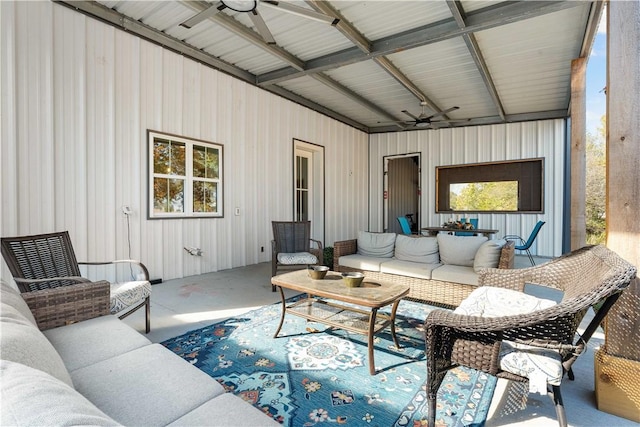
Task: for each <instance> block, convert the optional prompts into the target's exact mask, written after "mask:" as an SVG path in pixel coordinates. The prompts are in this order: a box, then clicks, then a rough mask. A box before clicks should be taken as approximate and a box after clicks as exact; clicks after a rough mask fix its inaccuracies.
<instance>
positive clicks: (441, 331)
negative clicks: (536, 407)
mask: <svg viewBox="0 0 640 427" xmlns="http://www.w3.org/2000/svg"><path fill="white" fill-rule="evenodd" d="M636 271H637V270H636V267H634V266H633V265H631V264H630V263H628V262H627V261H625V260H624V259H622V258H621V257H620V256H618V255H617V254H616V253H614V252H613V251H611V250H609V249H607V248H606V247H604V246H587V247H584V248H581V249H578V250H575V251H573V252H571V253H569V254H566V255H564V256H561V257H559V258H556V259H554V260H552V261H549V262H547V263H544V264H541V265H538V266H534V267H528V268H523V269H508V270H498V269H484V270H482V271H481V272H480V273H479V275H478V285H479V287H478V288H476V289H475V290H474V291H473V292H472V293H471V294H470V295H469V296H468V297H467V298H466V299H465V300H463V301H462V303H461V304H460V306H459V307H458V308H456V310H455V311H450V310H441V309H438V310H434V311H432V312H430V313H429V314H428V315H427V318H426V320H425V337H426V349H427V351H426V354H427V382H426V384H427V404H428V426H430V427H434V426H435V419H436V399H437V392H438V389H439V387H440V384H441V383H442V380H443V379H444V377H445V375H446V373H447V372H448V371H449V370H450V369H452V368H455V367H456V366H465V367H467V368H472V369H476V370H479V371H482V372H485V373H488V374H490V375H492V376H495V377H498V378H504V379H507V380H511V381H519V382H527V383H529V391H530V392H538V393H541V394H545V395H546V394H547V392H551V395H552V396H553V401H554V404H555V408H556V415H557V419H558V424H559V425H560V426H561V427H565V426H566V425H567V420H566V414H565V410H564V404H563V401H562V395H561V393H560V385H561V382H562V379H563V378H564V376H565V375H566V376H568V378H569V379H570V380H571V379H573V375H572V373H571V366H572V365H573V363H574V362H575V361H576V360H577V358H578V356H580V355H581V354H582V353H584V352H585V350H586V349H587V342H588V341H589V339H590V338H591V336H592V335H593V333H594V332H595V331H596V330H597V328H598V327H599V326H600V324H601V322H602V321H603V319H604V317H605V316H606V315H607V312H608V311H609V309H610V308H611V306H613V304H614V303H615V302H616V300H617V299H618V297H619V296H620V294H621V292H623V290H624V289H625V288H627V287H628V286H629V284H630V283H631V282H632V281H633V280H634V279H635V278H636ZM528 284H533V285H538V286H542V287H548V288H551V289H556V290H559V291H561V292H562V293H563V296H562V299H561V300H560V302H559V303H556V302H555V301H551V300H546V299H541V298H536V297H534V296H532V295H528V294H525V293H524V292H522V291H523V290H524V289H525V285H528ZM590 307H594V311H595V315H594V317H593V318H592V320H591V321H590V322H589V324H588V326H587V327H586V329H585V330H584V332H582V333H581V334H578V333H577V330H578V326H579V325H580V324H581V321H582V319H583V317H584V316H585V314H586V313H587V310H588V309H589V308H590Z"/></svg>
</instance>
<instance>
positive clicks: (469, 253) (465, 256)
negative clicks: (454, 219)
mask: <svg viewBox="0 0 640 427" xmlns="http://www.w3.org/2000/svg"><path fill="white" fill-rule="evenodd" d="M437 239H438V249H439V251H440V261H442V263H443V264H451V265H461V266H464V267H473V260H474V258H475V256H476V252H478V249H479V248H480V246H481V245H482V244H483V243H484V242H486V241H487V240H488V239H487V238H486V237H484V236H454V235H451V234H442V233H440V234H438V236H437Z"/></svg>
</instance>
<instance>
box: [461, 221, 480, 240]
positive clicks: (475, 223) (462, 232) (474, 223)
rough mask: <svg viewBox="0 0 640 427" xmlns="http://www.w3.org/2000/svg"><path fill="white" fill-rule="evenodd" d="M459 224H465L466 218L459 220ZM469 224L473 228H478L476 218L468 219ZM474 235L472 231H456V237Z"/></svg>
mask: <svg viewBox="0 0 640 427" xmlns="http://www.w3.org/2000/svg"><path fill="white" fill-rule="evenodd" d="M460 222H462V223H465V222H467V219H466V218H460ZM469 222H470V223H471V225H473V228H474V229H476V228H478V218H471V219H469ZM475 235H476V233H475V232H473V231H456V236H475Z"/></svg>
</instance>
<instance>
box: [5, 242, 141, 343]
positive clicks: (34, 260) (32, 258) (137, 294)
mask: <svg viewBox="0 0 640 427" xmlns="http://www.w3.org/2000/svg"><path fill="white" fill-rule="evenodd" d="M0 240H1V247H2V256H3V257H4V260H5V261H6V263H7V266H8V267H9V270H10V271H11V274H12V275H13V278H14V280H15V281H16V283H17V285H18V288H19V289H20V292H23V293H25V292H32V291H38V290H42V289H51V288H57V287H60V286H69V285H73V284H77V283H90V282H91V280H89V279H87V278H84V277H81V273H80V267H79V266H80V265H94V266H95V265H108V264H110V265H114V266H115V265H126V266H127V273H128V274H129V275H130V276H134V274H133V272H134V270H133V269H134V266H135V268H136V271H139V274H138V275H136V276H135V277H130V279H128V281H124V282H117V281H115V280H114V281H113V282H114V283H112V284H111V285H110V301H111V308H110V312H111V313H112V314H118V315H119V318H120V319H123V318H125V317H127V316H128V315H130V314H131V313H133V312H134V311H136V310H138V309H140V308H142V307H145V330H146V332H147V333H149V331H150V330H151V303H150V295H151V284H150V282H149V272H148V271H147V268H146V267H145V266H144V264H142V263H140V262H138V261H134V260H117V261H108V262H82V263H79V262H78V261H77V259H76V255H75V253H74V251H73V245H72V244H71V239H70V237H69V233H68V232H67V231H64V232H59V233H50V234H40V235H35V236H21V237H3V238H2V239H0ZM112 275H113V277H114V278H115V277H116V273H115V272H112Z"/></svg>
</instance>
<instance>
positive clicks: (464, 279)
mask: <svg viewBox="0 0 640 427" xmlns="http://www.w3.org/2000/svg"><path fill="white" fill-rule="evenodd" d="M466 238H467V239H468V237H466ZM431 279H433V280H440V281H441V282H453V283H462V284H464V285H472V286H477V285H478V275H477V274H476V272H475V271H473V267H465V266H462V265H446V264H445V265H441V266H440V267H438V268H435V269H434V270H433V271H432V272H431Z"/></svg>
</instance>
